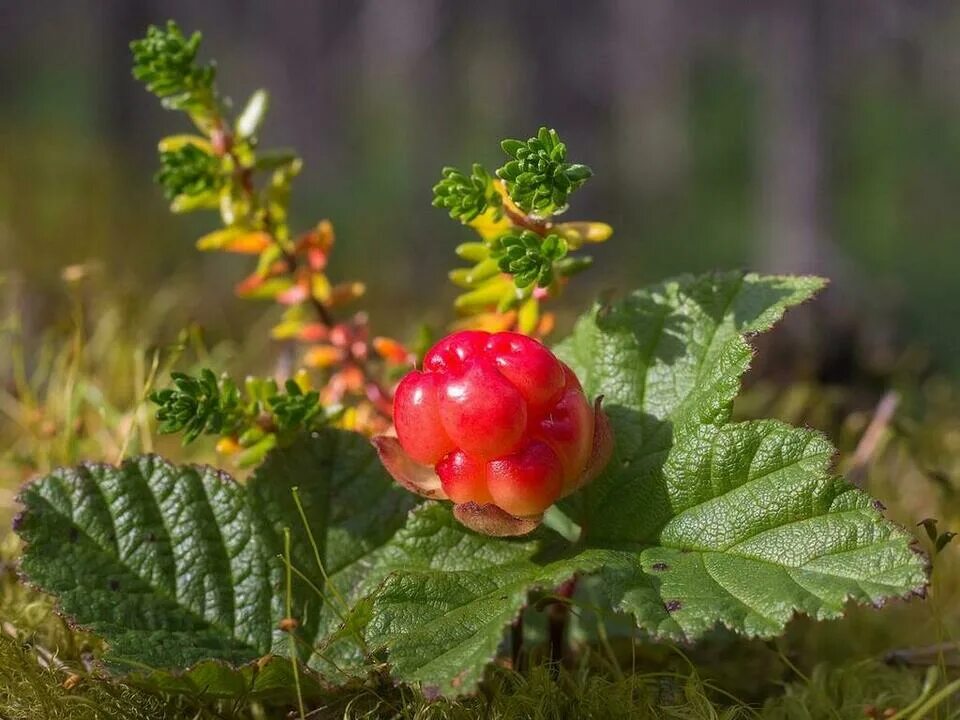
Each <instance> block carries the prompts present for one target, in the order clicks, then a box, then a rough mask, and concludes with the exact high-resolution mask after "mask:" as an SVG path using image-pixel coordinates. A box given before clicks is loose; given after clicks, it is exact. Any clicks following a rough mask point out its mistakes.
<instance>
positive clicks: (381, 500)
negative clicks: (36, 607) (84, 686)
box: [17, 430, 413, 676]
mask: <svg viewBox="0 0 960 720" xmlns="http://www.w3.org/2000/svg"><path fill="white" fill-rule="evenodd" d="M295 486H299V496H300V499H301V502H302V507H303V510H304V517H305V518H306V521H307V523H308V525H307V524H305V523H304V522H303V521H302V520H301V516H300V513H299V510H298V509H297V506H296V503H295V500H294V496H293V492H292V491H293V488H294V487H295ZM20 500H21V502H22V503H23V505H24V506H25V509H24V512H23V513H22V514H21V515H20V517H19V519H18V521H17V531H18V533H19V534H20V536H21V537H22V538H23V540H24V541H25V542H26V547H25V550H24V554H23V559H22V564H21V569H22V571H23V573H24V574H25V576H26V577H27V578H28V580H29V581H30V582H32V583H34V584H35V585H37V586H38V587H39V588H40V589H42V590H44V591H46V592H49V593H51V594H53V595H54V596H56V598H57V600H58V602H59V605H60V608H61V609H62V611H63V612H64V613H65V614H67V615H68V616H70V617H71V618H72V619H73V620H74V621H75V622H76V623H78V624H80V625H82V626H84V627H87V628H89V629H90V630H91V631H93V632H95V633H97V634H99V635H101V636H102V637H104V638H105V639H106V641H107V642H108V643H109V652H108V654H107V655H106V657H105V658H104V659H105V661H106V662H107V663H108V665H109V666H111V667H113V668H116V669H120V670H126V671H129V670H131V669H134V670H138V671H139V670H140V669H142V668H143V666H146V667H149V668H160V669H167V668H173V669H177V668H189V667H191V666H194V665H196V664H197V663H200V662H202V661H204V660H208V659H215V660H220V661H224V662H226V663H229V664H232V665H238V664H243V663H248V662H250V661H252V660H255V659H257V658H260V657H263V656H265V655H267V654H274V655H281V656H290V655H291V654H292V653H291V650H292V647H293V641H292V640H293V639H292V638H291V636H290V635H289V634H288V633H287V632H285V631H283V630H281V629H279V627H278V624H279V622H280V620H281V619H283V618H284V616H285V606H284V602H285V595H286V592H285V582H284V578H285V565H284V562H283V561H282V559H281V558H280V557H279V556H280V555H281V554H282V552H283V531H284V528H289V530H290V532H291V534H292V561H291V564H292V566H293V567H294V568H296V570H297V571H298V572H299V573H300V574H302V576H303V578H306V580H303V579H301V578H300V575H299V574H297V575H295V576H294V577H295V581H294V582H293V584H292V600H293V602H292V607H293V608H294V610H293V613H294V616H295V618H296V619H297V620H299V627H298V628H297V630H296V631H295V632H296V636H297V638H298V640H297V645H296V647H297V654H298V655H299V656H300V657H301V659H303V660H306V659H307V658H308V657H309V656H310V655H311V654H312V650H311V648H312V647H313V646H314V645H317V644H318V643H320V642H321V640H322V638H323V637H324V636H325V635H326V634H328V633H329V632H330V631H331V630H332V629H333V628H334V627H335V626H336V624H338V622H339V621H338V620H337V618H338V617H339V616H342V614H343V612H344V611H343V610H342V609H339V608H337V607H336V606H333V605H331V604H329V603H333V602H335V598H337V597H339V598H340V600H339V602H344V603H349V602H351V597H352V596H351V590H352V589H353V587H354V584H353V583H350V584H346V583H343V584H340V583H342V582H343V579H344V578H345V577H347V576H349V577H351V578H357V577H362V576H363V573H364V568H365V565H364V558H365V557H366V556H367V555H370V554H371V553H373V552H374V551H375V550H377V549H378V548H379V547H381V546H382V545H383V544H384V543H386V542H388V541H389V540H390V538H391V537H392V536H393V534H394V533H395V532H396V530H397V529H398V528H399V526H400V525H402V523H403V520H404V517H405V514H406V511H407V510H408V509H409V508H410V507H411V506H412V504H413V499H412V496H410V495H409V494H408V493H406V492H404V491H402V490H400V489H399V488H397V487H396V485H395V484H394V483H393V481H392V480H391V479H390V478H389V476H387V475H386V473H385V472H384V471H383V470H382V468H381V466H380V464H379V462H378V461H377V459H376V455H375V453H374V452H373V449H372V448H371V447H370V446H369V443H368V442H367V441H366V439H365V438H363V437H361V436H359V435H356V434H354V433H346V432H342V431H333V430H325V431H323V432H321V433H318V434H315V435H313V436H311V437H309V438H303V439H302V440H301V441H300V442H298V443H296V444H295V445H293V446H292V447H290V448H288V449H286V450H281V451H275V452H273V453H271V454H270V455H269V456H268V457H267V460H266V461H265V463H264V464H263V465H262V466H261V467H260V468H258V469H257V470H256V472H255V473H254V474H253V476H252V477H251V479H250V480H249V481H248V483H247V484H246V485H244V486H241V485H238V484H237V483H235V482H234V481H233V480H232V479H231V478H229V477H228V476H227V475H225V474H223V473H221V472H218V471H216V470H213V469H211V468H207V467H177V466H175V465H172V464H170V463H168V462H167V461H165V460H162V459H160V458H158V457H155V456H145V457H140V458H136V459H133V460H128V461H126V462H124V463H123V465H121V466H120V467H119V468H118V467H112V466H106V465H82V466H79V467H77V468H73V469H64V470H58V471H56V472H54V473H52V474H50V475H48V476H46V477H44V478H41V479H39V480H37V481H35V482H33V483H31V484H30V485H28V486H27V487H26V488H25V489H24V490H23V492H22V493H21V496H20ZM307 527H309V529H310V533H312V538H313V539H314V540H315V541H316V543H317V552H318V554H319V556H320V560H321V562H322V563H323V566H324V567H323V570H324V571H325V573H326V576H327V578H329V582H328V580H327V579H326V578H325V576H324V572H322V571H321V570H320V568H319V567H318V565H317V562H316V559H315V556H314V550H313V547H314V546H313V543H312V541H311V535H310V534H308V533H307V530H306V528H307ZM318 590H319V592H318ZM324 598H327V599H328V600H329V603H327V602H325V601H324ZM213 675H214V676H215V675H216V674H215V673H214V674H213Z"/></svg>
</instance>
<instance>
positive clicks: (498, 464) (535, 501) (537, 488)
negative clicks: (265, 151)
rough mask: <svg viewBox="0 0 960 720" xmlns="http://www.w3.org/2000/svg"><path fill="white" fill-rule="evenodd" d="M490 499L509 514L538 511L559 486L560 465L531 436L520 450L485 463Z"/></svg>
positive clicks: (552, 454) (532, 513) (555, 458)
mask: <svg viewBox="0 0 960 720" xmlns="http://www.w3.org/2000/svg"><path fill="white" fill-rule="evenodd" d="M487 487H488V488H489V490H490V495H491V496H493V501H494V502H495V503H496V504H497V505H498V506H499V507H501V508H503V509H504V510H506V511H507V512H508V513H510V514H511V515H515V516H516V517H524V516H527V515H539V514H540V513H542V512H543V511H544V510H546V509H547V508H548V507H550V506H551V505H553V503H554V501H555V500H556V499H557V497H559V495H560V491H561V489H562V488H563V467H562V466H561V465H560V459H559V458H558V457H557V454H556V453H555V452H554V451H553V450H551V449H550V447H549V446H548V445H547V444H546V443H542V442H539V441H537V440H534V441H533V442H531V443H529V444H528V445H526V446H525V447H524V448H523V449H522V450H520V451H519V452H517V453H514V454H512V455H507V456H506V457H502V458H498V459H497V460H491V461H490V463H488V464H487Z"/></svg>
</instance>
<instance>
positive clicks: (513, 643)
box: [510, 612, 523, 672]
mask: <svg viewBox="0 0 960 720" xmlns="http://www.w3.org/2000/svg"><path fill="white" fill-rule="evenodd" d="M522 651H523V613H522V612H521V614H520V615H517V619H516V620H514V621H513V624H512V625H511V626H510V663H511V665H512V666H513V669H514V670H515V671H516V672H520V671H521V667H520V662H521V659H522V655H521V653H522Z"/></svg>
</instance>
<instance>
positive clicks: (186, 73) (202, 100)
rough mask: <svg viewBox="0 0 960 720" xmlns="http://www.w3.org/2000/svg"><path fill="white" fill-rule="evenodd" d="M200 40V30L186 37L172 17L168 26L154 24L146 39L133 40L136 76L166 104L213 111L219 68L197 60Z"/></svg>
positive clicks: (183, 108) (132, 50)
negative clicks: (216, 77) (215, 80)
mask: <svg viewBox="0 0 960 720" xmlns="http://www.w3.org/2000/svg"><path fill="white" fill-rule="evenodd" d="M201 39H202V37H201V35H200V33H198V32H195V33H193V34H192V35H191V36H190V37H189V38H188V37H186V36H184V34H183V31H181V30H180V27H179V26H178V25H177V24H176V23H175V22H174V21H173V20H170V21H168V22H167V24H166V26H165V27H158V26H156V25H151V26H150V27H149V28H147V34H146V36H145V37H144V38H142V39H141V40H135V41H133V42H132V43H130V50H131V52H132V53H133V76H134V77H135V78H136V79H137V80H140V81H141V82H143V84H144V85H146V88H147V90H149V91H150V92H152V93H153V94H154V95H156V96H157V97H159V98H161V99H162V100H163V102H164V105H165V106H166V107H169V108H171V109H175V110H186V111H188V112H193V113H207V112H210V111H211V110H212V109H213V106H214V101H215V93H214V89H213V81H214V78H215V76H216V68H215V67H214V66H213V64H212V63H210V64H207V65H200V64H199V63H197V52H198V50H199V49H200V41H201Z"/></svg>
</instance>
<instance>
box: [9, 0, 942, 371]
mask: <svg viewBox="0 0 960 720" xmlns="http://www.w3.org/2000/svg"><path fill="white" fill-rule="evenodd" d="M167 18H175V19H177V20H178V21H179V23H180V24H181V25H182V26H183V27H184V29H185V30H188V31H189V30H193V29H201V30H202V31H203V32H204V35H205V41H204V48H205V49H204V51H203V54H204V56H205V57H213V58H216V59H217V61H218V63H219V68H220V82H221V85H222V86H223V87H224V89H225V90H226V91H227V93H228V94H229V95H230V96H231V97H232V98H233V99H234V103H235V105H240V104H241V103H242V102H243V101H244V100H245V99H246V97H247V95H248V94H249V92H250V91H252V90H253V89H255V88H257V87H266V88H268V89H269V90H270V91H271V93H272V106H271V111H270V114H269V117H268V120H267V124H266V128H267V129H266V133H265V138H264V143H265V145H271V144H282V145H284V146H293V147H295V148H297V149H298V150H299V151H300V152H301V154H302V155H303V157H304V158H305V160H306V168H305V172H304V174H303V175H302V176H301V179H300V180H299V181H298V183H297V189H296V198H295V214H296V219H297V220H298V221H299V222H298V223H295V224H299V225H300V226H301V227H305V226H307V225H309V224H312V223H313V222H315V220H317V219H319V218H321V217H328V218H330V219H332V220H333V221H334V223H335V224H336V227H337V229H338V249H337V252H336V259H335V264H334V267H333V274H334V275H336V276H339V277H362V278H364V279H366V280H367V281H368V284H369V286H370V291H369V297H368V299H367V301H366V306H367V307H368V308H369V309H370V311H371V314H372V316H373V318H374V326H375V327H377V328H379V329H380V330H386V329H388V328H386V327H385V326H396V324H398V323H399V324H401V325H403V326H408V325H411V324H413V323H414V322H415V321H417V320H418V319H420V318H422V317H423V316H424V315H425V314H427V315H428V316H429V315H430V313H431V312H432V313H433V316H434V317H435V318H437V319H439V320H443V319H444V314H443V313H444V312H446V311H447V308H449V305H448V304H447V301H448V300H449V299H450V298H451V297H452V296H453V290H452V288H450V287H448V285H447V284H446V280H445V273H446V270H448V269H449V268H450V267H452V266H453V265H454V264H455V257H454V256H453V253H452V249H453V247H454V246H455V244H456V243H458V242H460V241H462V240H464V238H466V237H468V231H467V230H465V229H463V228H459V227H457V226H456V225H455V224H453V223H451V222H450V221H449V220H448V219H447V218H446V217H445V216H444V214H443V213H442V212H441V211H439V210H436V209H434V208H431V207H430V198H431V191H430V188H431V186H432V184H433V183H434V182H435V180H436V179H437V177H438V174H439V169H440V167H441V166H442V165H445V164H455V165H459V166H468V165H469V163H470V162H472V161H474V160H479V161H482V162H483V163H484V164H486V165H487V166H488V167H496V166H497V165H498V164H499V163H500V161H501V153H500V151H499V148H498V145H497V141H498V140H499V138H501V137H507V136H519V137H528V136H529V135H531V134H533V133H534V132H535V131H536V128H537V127H538V126H539V125H541V124H548V125H551V126H554V127H556V128H557V129H558V130H559V132H560V134H561V136H562V137H563V138H564V139H565V140H566V141H567V143H568V146H569V147H570V148H571V158H572V159H573V160H575V161H583V162H586V163H588V164H589V165H591V166H592V167H593V169H594V171H595V179H594V180H593V181H591V182H590V183H589V184H588V185H587V186H586V187H585V188H584V189H583V190H581V191H580V192H579V193H578V194H577V195H576V196H575V198H574V203H573V207H572V209H571V211H570V213H569V214H570V215H571V216H576V217H583V218H590V219H599V220H606V221H608V222H610V223H611V224H613V225H614V227H615V228H616V235H615V237H614V239H613V240H612V241H611V242H610V243H608V245H607V246H605V247H602V248H599V249H598V251H597V252H596V253H595V255H596V257H597V260H598V262H597V265H596V267H595V269H594V270H593V271H591V273H590V274H589V275H588V276H584V279H583V280H581V281H579V282H578V283H577V284H576V285H577V290H576V291H574V293H573V295H572V297H571V299H570V306H571V307H573V308H576V307H582V303H583V302H585V301H586V299H587V298H588V297H589V296H590V295H592V294H594V293H596V292H597V291H598V289H600V288H601V287H605V286H617V287H621V288H629V287H632V286H636V285H638V284H640V283H643V282H646V281H650V280H656V279H659V278H661V277H664V276H666V275H670V274H675V273H678V272H686V271H700V270H706V269H710V268H728V267H749V268H755V269H759V270H766V271H778V272H794V271H814V272H818V273H822V274H825V275H827V276H829V277H830V278H832V279H833V281H834V284H833V289H832V290H831V291H830V293H829V295H828V296H827V297H826V298H825V299H824V301H823V304H822V307H823V308H824V309H823V311H821V312H820V313H819V314H817V315H816V316H815V317H816V323H815V325H816V328H817V331H816V332H815V333H814V334H813V335H812V336H813V337H815V338H817V345H818V347H819V350H820V352H821V353H827V354H829V353H831V352H835V350H836V348H835V347H834V346H843V348H844V352H847V351H852V350H851V348H850V347H849V345H850V344H851V343H852V342H855V343H856V345H857V348H856V352H858V353H860V352H862V351H863V349H864V348H866V352H867V354H870V355H871V356H872V358H873V359H872V360H871V361H870V362H873V363H874V364H876V363H879V364H881V365H882V364H884V363H887V364H889V363H891V362H896V359H895V356H898V353H900V352H901V351H902V350H903V349H904V348H907V347H912V348H916V350H917V353H919V355H921V356H922V360H920V361H918V362H919V365H916V368H921V367H922V368H928V367H937V368H939V369H941V370H943V371H946V372H955V371H956V370H957V369H958V368H960V360H958V357H960V332H958V328H960V281H958V280H957V276H958V274H960V241H958V227H960V5H958V4H957V3H955V2H949V1H948V0H944V1H940V2H938V1H934V0H913V1H899V0H897V1H893V0H890V1H882V0H877V1H876V2H863V1H862V0H772V1H766V0H764V1H759V0H758V1H756V2H751V1H746V0H744V1H739V2H733V1H724V0H689V1H688V2H682V3H677V2H672V1H671V0H606V1H595V2H573V1H570V2H557V1H552V2H547V1H541V2H524V3H517V2H512V1H510V0H485V2H482V3H463V2H443V1H442V0H403V1H398V2H387V1H385V0H365V1H356V2H334V1H332V0H331V1H323V2H318V1H315V0H314V1H311V0H285V1H284V2H256V1H253V0H244V1H235V0H204V2H194V1H192V0H103V1H97V0H42V1H39V0H38V1H37V2H13V1H12V0H0V270H2V272H3V274H4V275H5V276H6V277H7V279H8V283H7V286H8V287H10V286H11V285H12V284H16V286H17V288H18V293H19V295H18V296H19V297H25V298H27V302H26V303H25V307H26V318H27V320H26V321H27V323H28V326H29V325H30V323H33V324H34V325H35V326H36V327H42V326H44V325H45V324H46V323H48V322H49V321H50V320H51V318H53V319H55V318H56V317H57V316H58V313H60V312H61V308H60V305H58V302H59V299H58V298H61V296H62V294H63V288H62V282H61V270H62V268H63V267H64V266H66V265H70V264H73V263H82V262H87V261H90V260H96V261H98V262H99V264H100V265H99V267H100V272H101V273H102V274H103V275H104V277H106V278H107V280H108V281H109V284H110V285H111V286H112V287H114V288H115V289H116V290H117V291H118V292H121V291H123V292H126V293H127V296H126V301H127V302H129V303H131V304H133V305H135V304H136V303H138V302H142V301H143V300H144V295H147V296H149V295H152V294H155V293H157V292H160V291H161V290H162V289H169V288H170V287H176V288H177V291H176V292H177V295H178V302H179V303H180V304H181V305H185V306H186V307H187V308H188V311H189V313H190V314H192V317H193V318H195V319H198V320H200V321H201V322H203V323H204V324H205V325H206V326H207V327H208V328H211V332H213V333H214V334H220V335H222V336H224V337H228V338H230V337H232V338H241V337H242V335H243V333H244V332H245V330H246V329H247V328H248V327H249V323H250V321H251V318H253V317H256V315H257V313H259V312H261V310H262V309H261V308H258V307H253V306H250V305H249V304H246V303H240V302H238V301H235V300H233V299H232V298H231V297H230V288H231V286H232V283H233V282H234V281H236V280H237V279H238V277H240V275H241V273H242V272H243V270H244V268H245V263H244V259H239V260H238V261H237V262H232V261H226V262H225V261H224V258H223V257H222V256H218V257H201V256H199V255H198V254H197V253H196V251H195V250H194V248H193V242H192V241H193V238H195V237H196V236H197V235H198V234H200V233H201V232H203V231H204V230H206V229H212V228H213V227H215V226H216V218H215V217H214V216H212V215H211V216H209V217H206V218H204V217H202V216H189V217H174V216H171V215H169V213H168V212H167V210H166V205H165V202H164V201H163V199H162V197H161V194H160V192H159V190H158V188H156V187H155V186H154V185H153V183H152V182H151V176H152V175H153V173H154V172H155V169H156V153H155V145H156V141H157V139H158V138H159V137H161V136H162V135H164V134H169V133H171V132H173V131H177V130H178V129H183V130H186V129H187V125H186V121H185V120H184V119H183V118H182V117H181V116H179V115H178V114H174V113H169V112H165V111H163V110H162V109H160V108H159V107H158V104H157V102H156V101H155V99H154V98H153V97H151V96H149V95H148V94H147V93H146V92H144V90H143V88H142V87H140V86H139V85H138V84H137V83H136V82H134V80H133V79H132V78H131V77H130V72H129V66H130V61H129V51H128V47H127V46H128V43H129V41H130V39H132V38H134V37H139V36H140V35H142V34H143V31H144V28H145V27H146V25H147V24H148V23H151V22H154V23H156V22H162V21H164V20H166V19H167ZM808 323H809V320H808ZM398 334H400V333H398ZM834 360H836V358H834ZM915 362H917V361H915ZM868 364H869V363H868Z"/></svg>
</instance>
